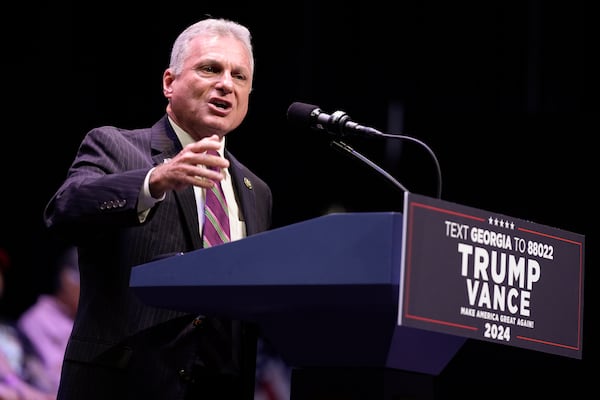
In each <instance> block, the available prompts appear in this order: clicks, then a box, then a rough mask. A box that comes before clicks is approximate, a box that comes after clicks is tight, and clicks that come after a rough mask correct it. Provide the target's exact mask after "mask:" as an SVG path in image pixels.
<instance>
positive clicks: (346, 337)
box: [131, 212, 465, 400]
mask: <svg viewBox="0 0 600 400" xmlns="http://www.w3.org/2000/svg"><path fill="white" fill-rule="evenodd" d="M401 244H402V214H400V213H391V212H390V213H353V214H331V215H326V216H323V217H319V218H316V219H313V220H308V221H304V222H300V223H296V224H293V225H290V226H286V227H283V228H278V229H274V230H272V231H269V232H264V233H261V234H258V235H254V236H250V237H247V238H245V239H243V240H239V241H235V242H231V243H227V244H224V245H220V246H216V247H212V248H207V249H200V250H196V251H193V252H190V253H186V254H184V255H180V256H173V257H170V258H166V259H162V260H158V261H154V262H150V263H148V264H144V265H141V266H138V267H135V268H134V269H133V271H132V275H131V286H132V288H133V289H134V290H135V292H136V294H137V295H138V296H139V297H140V298H141V299H142V301H143V302H145V303H146V304H149V305H153V306H159V307H166V308H172V309H176V310H183V311H190V312H199V313H202V314H206V315H217V316H222V317H228V318H234V319H241V320H246V321H252V322H256V323H257V324H258V326H259V328H260V330H261V332H262V333H263V335H264V336H265V338H266V339H267V340H269V341H270V342H271V343H272V344H273V345H274V347H275V348H277V350H278V351H279V352H280V353H281V355H282V357H283V358H284V360H285V361H286V362H287V363H288V365H290V366H292V367H293V368H294V369H296V368H298V371H302V372H301V375H302V378H296V377H294V376H293V378H292V392H295V391H297V390H300V389H298V388H296V387H295V385H296V383H295V380H298V379H304V380H306V379H308V380H309V381H310V380H311V378H310V377H308V378H307V371H309V370H312V369H314V371H315V373H319V374H320V376H319V378H318V379H321V378H322V377H323V376H327V377H330V378H332V381H333V379H335V377H334V375H335V371H333V369H339V371H342V372H343V373H348V374H353V373H355V372H358V371H360V369H364V373H365V374H366V375H369V376H370V378H369V379H374V380H375V381H376V382H379V380H380V379H381V382H383V381H384V380H386V379H388V378H386V377H388V376H390V377H389V379H390V381H396V380H395V379H393V377H391V375H393V374H394V373H393V370H401V371H411V372H415V373H419V374H426V375H437V374H439V373H440V372H441V370H442V369H443V368H444V367H445V365H446V364H447V363H448V362H449V361H450V359H451V358H452V357H453V356H454V354H455V353H456V352H457V351H458V349H459V348H460V347H461V346H462V344H463V343H464V341H465V338H462V337H458V336H452V335H447V334H440V333H436V332H429V331H424V330H419V329H413V328H405V327H402V326H399V325H397V314H398V293H399V282H400V259H401V247H402V246H401ZM294 373H300V372H296V371H295V372H294ZM308 375H310V373H308ZM363 379H366V378H364V377H363ZM312 384H316V383H311V384H308V383H307V384H306V385H304V386H310V385H312ZM328 384H331V382H329V383H328ZM374 390H375V389H374ZM377 390H379V389H377ZM311 396H312V395H311ZM293 398H294V397H293ZM315 398H316V397H312V399H313V400H314V399H315ZM382 398H383V397H382ZM371 399H372V400H375V398H371Z"/></svg>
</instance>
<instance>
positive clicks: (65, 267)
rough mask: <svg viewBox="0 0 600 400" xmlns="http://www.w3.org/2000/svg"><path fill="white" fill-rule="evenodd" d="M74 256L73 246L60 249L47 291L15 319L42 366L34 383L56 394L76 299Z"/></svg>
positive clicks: (77, 286) (77, 299)
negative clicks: (52, 277)
mask: <svg viewBox="0 0 600 400" xmlns="http://www.w3.org/2000/svg"><path fill="white" fill-rule="evenodd" d="M77 255H78V254H77V249H76V248H75V247H67V248H66V250H64V251H63V253H62V254H61V256H60V257H59V258H58V262H57V263H56V265H55V267H56V268H55V270H54V271H53V272H54V281H53V285H52V287H51V288H50V290H49V292H47V293H42V294H40V295H39V296H38V298H37V300H36V302H35V303H34V304H32V305H31V306H30V307H29V308H28V309H26V310H25V311H24V312H23V313H22V314H21V316H20V318H19V319H18V321H17V328H18V329H19V331H20V332H21V333H22V334H23V335H24V336H25V337H26V338H27V340H28V341H29V343H30V344H31V346H32V348H33V350H34V351H35V352H36V353H37V355H38V357H39V359H40V360H41V362H42V367H43V369H42V371H39V373H37V374H36V382H35V384H36V386H38V387H40V388H42V389H44V390H45V391H47V392H50V393H55V394H56V393H57V392H58V383H59V381H60V373H61V368H62V363H63V357H64V354H65V349H66V347H67V342H68V340H69V335H70V334H71V330H72V328H73V321H74V318H75V313H76V311H77V304H78V301H79V264H78V261H77Z"/></svg>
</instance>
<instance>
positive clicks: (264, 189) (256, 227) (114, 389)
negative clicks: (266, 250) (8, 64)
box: [44, 116, 272, 400]
mask: <svg viewBox="0 0 600 400" xmlns="http://www.w3.org/2000/svg"><path fill="white" fill-rule="evenodd" d="M180 150H181V145H180V143H179V141H178V140H177V138H176V135H175V133H174V132H173V130H172V128H171V126H170V124H169V122H168V119H167V118H166V116H164V117H163V118H161V119H160V120H159V121H158V122H157V123H156V124H154V126H152V127H151V128H146V129H135V130H124V129H119V128H116V127H110V126H105V127H100V128H96V129H93V130H91V131H90V132H89V133H88V134H87V135H86V136H85V138H84V139H83V141H82V143H81V145H80V148H79V150H78V153H77V155H76V158H75V160H74V162H73V163H72V165H71V167H70V168H69V171H68V174H67V177H66V180H65V181H64V183H63V184H62V185H61V187H60V188H59V189H58V191H57V192H56V194H55V195H54V196H53V197H52V199H51V200H50V201H49V203H48V204H47V206H46V209H45V210H44V219H45V223H46V225H47V226H48V227H49V229H50V230H51V231H54V232H56V233H57V234H58V235H60V236H61V237H63V238H66V240H68V241H70V242H72V243H75V244H76V245H77V246H78V247H79V255H80V260H79V266H80V272H81V295H80V303H79V308H78V313H77V316H76V319H75V323H74V327H73V332H72V335H71V338H70V341H69V345H68V347H67V351H66V354H65V362H64V365H63V371H62V378H61V379H62V381H61V387H60V390H59V399H61V400H66V399H69V400H71V399H72V400H83V399H85V400H94V399H98V400H99V399H102V400H106V399H111V400H115V399H128V400H131V399H145V400H149V399H157V400H158V399H160V400H166V399H169V400H172V399H182V398H184V395H185V392H186V387H187V385H188V381H189V379H191V378H190V377H191V376H190V375H189V371H190V370H191V369H192V367H193V366H194V365H201V366H202V365H203V366H206V367H208V368H209V369H212V370H216V371H218V372H236V371H239V370H240V368H242V366H241V364H243V363H242V362H241V361H240V357H241V354H242V353H240V352H245V351H246V349H245V348H243V346H238V345H237V344H239V343H240V341H241V342H242V343H243V338H244V336H243V334H242V333H243V332H245V331H244V326H245V325H244V324H241V323H238V322H234V323H233V324H232V325H233V327H232V332H233V339H232V340H231V341H230V340H229V338H226V337H220V334H219V333H217V332H218V330H214V329H212V328H211V327H212V326H213V324H212V322H215V323H218V322H219V320H214V319H210V321H211V323H204V322H203V323H202V324H200V325H199V326H197V324H194V323H193V320H194V317H195V315H190V314H186V313H183V312H180V311H173V310H168V309H160V308H155V307H151V306H147V305H145V304H143V303H142V302H141V301H140V300H139V299H138V298H137V297H136V296H135V294H134V293H133V292H132V291H131V289H130V288H129V278H130V272H131V268H132V267H133V266H135V265H139V264H142V263H146V262H148V261H150V260H152V259H155V258H156V257H158V256H161V255H163V254H169V253H174V252H188V251H191V250H194V249H198V248H200V247H201V238H200V234H199V226H198V217H197V211H196V202H195V198H194V194H193V189H192V188H186V189H184V190H181V191H177V192H169V193H167V195H166V198H165V199H164V201H162V202H160V203H158V204H156V205H155V207H153V209H152V210H151V212H150V214H149V215H148V218H147V219H146V221H145V222H144V223H140V222H139V219H138V215H137V210H136V206H137V199H138V196H139V194H140V190H141V188H142V185H143V181H144V178H145V176H146V174H147V172H148V170H149V169H150V168H152V167H153V166H155V165H157V164H159V163H161V162H163V160H164V159H165V158H170V157H173V156H174V155H175V154H177V152H179V151H180ZM225 157H226V158H227V159H229V161H230V173H231V176H232V180H233V185H234V191H235V193H236V196H237V199H238V202H239V205H240V210H241V213H242V215H243V218H244V219H245V223H246V229H247V234H248V235H252V234H255V233H258V232H262V231H265V230H267V229H269V227H270V224H271V209H272V196H271V191H270V189H269V187H268V186H267V184H266V183H265V182H264V181H262V180H261V179H260V178H259V177H257V176H256V175H255V174H253V173H252V172H251V171H250V170H248V169H247V168H246V167H245V166H244V165H242V164H241V163H240V162H239V161H237V160H236V159H235V158H234V157H233V156H232V155H231V154H230V153H229V152H228V151H226V152H225ZM244 181H246V182H247V181H249V182H251V183H252V184H251V185H246V184H244ZM205 322H206V321H205ZM227 332H229V330H228V331H227ZM240 335H242V336H240ZM249 336H250V342H249V343H250V344H251V345H252V344H255V342H253V340H252V339H253V338H252V335H249ZM254 339H255V338H254ZM223 340H226V342H225V343H226V346H225V347H224V349H223V350H222V351H220V352H217V353H215V349H221V348H220V347H219V343H220V342H222V341H223ZM250 348H251V347H250ZM244 354H245V353H244ZM247 354H249V355H250V356H252V354H253V353H252V351H251V350H250V351H249V352H248V353H247ZM250 373H252V374H253V371H251V372H250ZM192 377H193V376H192ZM253 378H254V377H253V375H252V381H253ZM249 398H251V397H249Z"/></svg>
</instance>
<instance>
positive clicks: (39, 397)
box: [0, 248, 56, 400]
mask: <svg viewBox="0 0 600 400" xmlns="http://www.w3.org/2000/svg"><path fill="white" fill-rule="evenodd" d="M9 267H10V258H9V256H8V253H7V252H6V250H4V249H2V248H0V299H1V298H2V297H3V294H4V289H5V285H6V279H5V278H6V272H7V271H8V269H9ZM27 344H28V343H27V341H26V340H24V338H23V337H22V336H21V335H20V333H19V331H18V330H17V328H16V327H15V324H14V321H12V320H11V319H9V318H7V317H6V316H5V315H0V400H54V399H56V395H54V394H52V393H45V392H44V391H42V390H39V389H38V388H36V387H34V386H33V385H32V381H33V380H34V379H33V378H32V376H33V375H34V373H33V371H39V370H40V365H41V364H40V361H39V360H38V359H37V358H35V357H34V356H32V354H31V352H30V351H29V347H28V346H27Z"/></svg>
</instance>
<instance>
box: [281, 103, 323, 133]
mask: <svg viewBox="0 0 600 400" xmlns="http://www.w3.org/2000/svg"><path fill="white" fill-rule="evenodd" d="M315 111H317V112H318V111H320V109H319V107H317V106H315V105H313V104H306V103H299V102H295V103H292V104H291V105H290V106H289V108H288V110H287V119H288V121H289V122H290V123H291V124H293V125H295V126H298V127H302V128H311V127H312V123H313V118H314V115H313V113H314V112H315Z"/></svg>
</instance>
